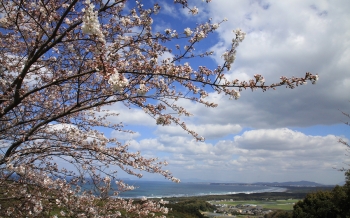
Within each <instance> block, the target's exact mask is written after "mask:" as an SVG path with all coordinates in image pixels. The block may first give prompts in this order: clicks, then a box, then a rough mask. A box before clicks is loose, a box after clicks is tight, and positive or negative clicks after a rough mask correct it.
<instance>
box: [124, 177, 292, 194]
mask: <svg viewBox="0 0 350 218" xmlns="http://www.w3.org/2000/svg"><path fill="white" fill-rule="evenodd" d="M125 182H126V183H127V184H129V185H133V186H135V187H138V188H137V189H135V190H132V191H127V192H123V193H121V194H120V197H124V198H141V197H147V198H162V197H182V196H200V195H224V194H237V193H257V192H283V191H286V189H284V188H279V187H268V186H258V185H256V186H255V185H254V186H247V185H234V184H231V185H223V184H221V185H218V184H215V185H214V184H210V183H172V182H158V181H141V180H140V181H139V180H130V181H125Z"/></svg>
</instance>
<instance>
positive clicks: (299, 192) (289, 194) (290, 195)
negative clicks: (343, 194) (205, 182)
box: [148, 186, 334, 201]
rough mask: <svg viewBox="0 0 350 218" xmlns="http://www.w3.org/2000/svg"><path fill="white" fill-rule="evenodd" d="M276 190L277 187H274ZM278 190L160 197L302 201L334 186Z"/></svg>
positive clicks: (167, 198)
mask: <svg viewBox="0 0 350 218" xmlns="http://www.w3.org/2000/svg"><path fill="white" fill-rule="evenodd" d="M276 188H277V187H276ZM278 188H284V189H285V191H271V192H253V193H234V194H212V195H199V196H179V197H174V196H173V197H162V198H163V199H166V200H167V201H182V200H192V199H197V200H204V201H214V200H236V201H238V200H239V201H241V200H247V201H248V200H261V199H264V200H266V199H269V200H282V199H303V198H305V196H306V195H307V194H308V193H310V192H316V191H320V190H323V191H325V190H332V189H333V188H334V186H319V187H294V186H281V187H278ZM148 199H153V200H159V199H160V198H158V197H154V198H148Z"/></svg>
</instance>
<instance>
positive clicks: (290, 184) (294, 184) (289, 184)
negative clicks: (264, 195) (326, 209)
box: [253, 181, 325, 187]
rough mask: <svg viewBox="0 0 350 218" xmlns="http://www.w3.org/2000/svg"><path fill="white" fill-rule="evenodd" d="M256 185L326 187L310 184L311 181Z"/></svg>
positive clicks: (259, 183)
mask: <svg viewBox="0 0 350 218" xmlns="http://www.w3.org/2000/svg"><path fill="white" fill-rule="evenodd" d="M253 184H254V185H268V186H309V187H315V186H325V185H323V184H320V183H316V182H310V181H298V182H256V183H253Z"/></svg>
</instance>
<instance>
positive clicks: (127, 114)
mask: <svg viewBox="0 0 350 218" xmlns="http://www.w3.org/2000/svg"><path fill="white" fill-rule="evenodd" d="M103 109H104V110H108V111H109V112H111V113H116V114H118V115H117V116H110V117H109V118H108V122H110V123H114V124H119V123H123V124H126V125H150V126H152V125H156V122H155V120H154V119H153V118H152V117H151V116H149V115H148V114H146V113H145V112H144V111H143V110H142V109H140V108H128V107H126V106H125V105H124V104H122V103H115V104H113V105H110V106H106V107H104V108H103ZM98 114H99V115H103V112H99V113H98Z"/></svg>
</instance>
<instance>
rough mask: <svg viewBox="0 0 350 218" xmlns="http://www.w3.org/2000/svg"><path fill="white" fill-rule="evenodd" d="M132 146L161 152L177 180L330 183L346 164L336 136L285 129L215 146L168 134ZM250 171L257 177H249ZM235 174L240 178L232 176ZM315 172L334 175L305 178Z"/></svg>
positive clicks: (339, 177)
mask: <svg viewBox="0 0 350 218" xmlns="http://www.w3.org/2000/svg"><path fill="white" fill-rule="evenodd" d="M131 144H132V146H133V148H134V149H135V148H137V149H140V150H142V151H146V152H147V151H152V153H153V154H157V153H159V152H160V153H162V154H163V157H164V158H166V159H167V160H168V162H169V163H170V165H169V168H170V170H171V171H172V172H174V173H175V176H177V177H179V178H182V179H188V178H193V177H195V176H198V178H202V179H208V180H210V179H213V178H220V179H221V180H222V181H239V182H254V181H258V180H257V178H258V177H257V176H258V175H259V174H262V173H263V174H267V175H274V174H276V175H277V174H278V175H279V176H278V177H275V178H267V177H266V176H262V177H261V178H264V179H265V180H264V181H271V179H273V180H276V181H277V180H278V181H286V180H293V181H295V180H303V179H307V180H311V181H317V182H322V183H326V184H331V183H333V184H335V183H338V182H341V181H342V178H343V175H342V173H337V171H336V170H335V169H334V168H338V169H339V168H341V167H342V166H344V162H347V156H346V155H345V154H346V149H345V146H343V145H342V144H340V143H338V137H337V136H334V135H327V136H312V135H306V134H303V133H301V132H298V131H293V130H291V129H288V128H280V129H259V130H248V131H245V132H244V133H243V134H242V135H239V136H235V137H234V138H233V139H232V140H221V141H219V142H217V143H216V144H210V143H203V142H196V141H194V140H191V139H188V138H187V137H182V136H170V135H160V136H159V137H157V139H143V140H141V141H139V142H137V141H132V143H131ZM164 154H165V155H164ZM180 169H183V170H184V169H185V171H186V172H185V171H183V172H181V170H180ZM205 171H207V172H210V176H209V175H208V174H203V172H205ZM251 173H253V174H256V176H255V177H251V176H250V174H251ZM238 174H239V175H241V176H243V177H237V176H236V175H238ZM308 174H309V176H308ZM316 174H317V175H318V174H327V175H335V176H333V177H325V176H323V177H321V176H319V175H318V176H316V177H315V178H317V179H318V180H315V178H313V177H311V176H310V175H314V176H315V175H316ZM261 181H262V180H261Z"/></svg>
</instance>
